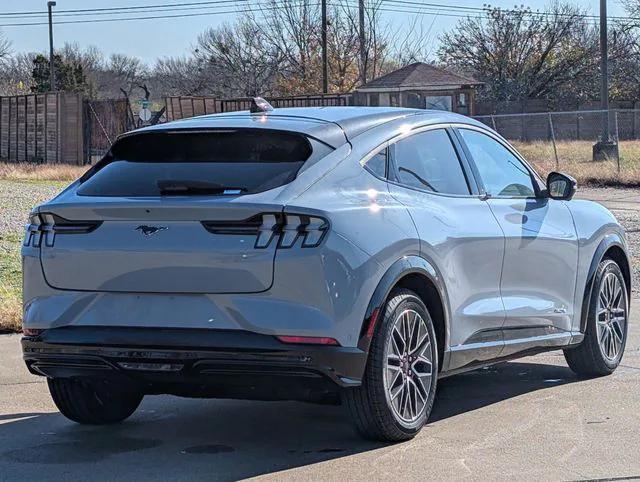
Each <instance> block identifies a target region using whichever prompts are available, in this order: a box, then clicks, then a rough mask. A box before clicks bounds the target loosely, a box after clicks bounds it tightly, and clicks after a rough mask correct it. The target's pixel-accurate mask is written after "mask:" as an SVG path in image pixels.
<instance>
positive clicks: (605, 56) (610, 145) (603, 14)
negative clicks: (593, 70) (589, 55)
mask: <svg viewBox="0 0 640 482" xmlns="http://www.w3.org/2000/svg"><path fill="white" fill-rule="evenodd" d="M607 27H608V26H607V0H600V109H601V110H602V121H601V122H602V137H601V139H600V141H599V142H597V143H596V144H595V145H594V146H593V160H594V161H605V160H608V159H618V144H617V142H616V141H615V140H613V139H611V129H610V128H609V39H608V28H607Z"/></svg>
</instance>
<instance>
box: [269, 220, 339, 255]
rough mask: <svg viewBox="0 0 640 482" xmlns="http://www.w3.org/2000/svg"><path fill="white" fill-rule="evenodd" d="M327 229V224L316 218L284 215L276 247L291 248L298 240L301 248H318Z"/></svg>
mask: <svg viewBox="0 0 640 482" xmlns="http://www.w3.org/2000/svg"><path fill="white" fill-rule="evenodd" d="M328 229H329V223H328V222H327V221H326V220H325V219H323V218H319V217H316V216H306V215H302V214H285V215H284V224H283V226H282V229H281V234H280V241H279V244H278V247H280V248H291V247H293V246H294V245H295V244H296V242H297V241H298V239H301V241H300V245H301V246H302V247H303V248H315V247H316V246H319V245H320V243H321V242H322V238H324V235H325V233H326V232H327V230H328Z"/></svg>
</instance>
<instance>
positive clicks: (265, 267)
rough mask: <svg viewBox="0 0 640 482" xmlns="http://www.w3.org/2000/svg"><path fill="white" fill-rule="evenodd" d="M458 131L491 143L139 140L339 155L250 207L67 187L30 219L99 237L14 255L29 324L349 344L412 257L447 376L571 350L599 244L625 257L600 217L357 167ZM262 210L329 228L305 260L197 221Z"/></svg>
mask: <svg viewBox="0 0 640 482" xmlns="http://www.w3.org/2000/svg"><path fill="white" fill-rule="evenodd" d="M459 125H465V126H467V125H468V126H473V127H474V128H477V129H482V130H485V131H487V132H489V130H488V129H487V128H486V126H484V125H482V124H480V123H478V122H475V121H473V120H471V119H467V118H465V117H462V116H459V115H455V114H450V113H445V112H428V111H427V112H425V111H419V112H416V111H412V110H403V109H380V110H379V111H378V110H377V109H358V108H333V109H332V108H322V109H278V110H275V111H273V112H272V113H268V114H261V115H257V116H256V115H250V114H248V113H239V114H233V115H220V116H205V117H202V118H195V119H190V120H185V121H178V122H175V123H169V124H166V125H163V126H155V127H153V128H150V129H147V130H156V131H162V130H173V129H200V130H201V129H216V128H222V127H228V128H243V127H246V128H271V129H282V130H290V131H297V132H302V133H305V134H306V135H310V136H313V137H315V138H317V139H320V140H323V141H324V142H327V143H328V144H330V145H333V146H334V147H335V148H336V149H335V150H334V151H333V152H331V153H330V154H329V155H327V156H326V157H325V158H323V159H321V160H319V161H317V162H316V163H314V164H313V165H310V166H308V167H306V166H305V167H304V168H303V169H302V170H301V171H300V173H299V174H298V176H297V178H296V179H295V180H294V181H292V182H291V183H289V184H287V185H285V186H282V187H280V188H277V189H273V190H271V191H266V192H262V193H259V194H253V195H246V196H236V197H224V198H221V197H207V196H196V197H172V198H144V199H142V198H140V199H138V198H91V199H87V198H86V197H81V196H78V195H77V194H76V189H77V187H78V183H74V184H73V185H72V186H70V188H68V189H67V190H65V191H64V192H63V193H62V194H61V195H59V196H58V197H57V198H55V199H53V200H52V201H50V202H48V203H45V204H44V205H42V206H39V207H38V208H37V209H38V210H39V211H40V212H43V213H44V212H47V213H55V214H58V215H60V216H62V217H64V218H66V219H70V220H96V221H102V222H103V224H102V225H101V226H100V227H99V228H98V229H96V230H95V231H93V232H92V233H88V234H68V235H57V236H56V241H55V244H54V246H52V247H47V246H44V245H43V247H42V248H34V247H24V248H23V266H24V280H25V281H24V282H25V288H24V306H25V316H24V326H25V327H28V328H43V329H45V328H51V327H58V326H67V325H76V326H81V325H93V326H97V325H107V326H144V327H158V328H166V327H180V328H211V329H229V330H248V331H253V332H256V333H263V334H272V335H276V334H277V335H300V336H322V337H331V338H335V339H336V340H337V341H338V342H339V343H340V344H341V345H343V346H347V347H355V346H357V344H358V341H359V337H360V334H361V330H362V326H363V322H364V320H365V317H366V315H367V308H368V307H369V304H370V302H371V300H372V297H373V295H374V292H375V291H376V288H377V287H378V285H379V284H380V283H381V280H382V279H383V277H384V275H385V273H386V272H387V271H388V270H389V269H390V268H391V267H392V266H393V265H394V264H395V263H397V262H398V261H399V260H401V259H403V258H405V257H408V256H418V257H421V258H423V259H424V260H426V262H427V263H428V264H429V265H430V266H432V267H433V272H434V273H435V275H434V276H433V282H434V283H435V284H436V288H437V290H438V292H439V293H440V294H441V297H442V302H443V305H444V312H445V325H446V326H445V330H444V332H445V333H446V339H445V340H444V348H445V351H446V354H445V355H446V356H445V366H444V367H443V370H444V371H447V370H456V369H460V368H463V367H465V366H470V364H473V363H476V362H487V361H490V360H493V359H495V358H496V357H500V356H507V355H511V354H513V353H517V352H519V351H521V350H524V349H528V348H533V347H545V346H546V347H549V346H552V347H553V346H564V345H567V344H569V343H572V342H575V341H577V340H579V339H580V334H579V327H580V311H581V306H582V300H583V297H584V293H585V286H586V284H587V278H588V272H589V267H590V266H591V264H592V262H593V258H594V255H595V253H596V250H597V247H598V245H599V244H600V243H601V242H602V240H603V239H605V238H606V237H610V236H615V237H616V239H619V240H620V241H619V244H620V245H621V246H622V247H623V248H624V246H625V244H624V243H625V242H624V234H623V231H622V228H621V227H620V226H619V224H618V223H617V222H616V220H615V218H614V217H613V216H612V215H611V214H610V213H609V212H608V211H607V210H606V209H604V208H603V207H601V206H599V205H597V204H595V203H590V202H587V201H577V200H572V201H568V202H564V201H554V200H550V199H546V198H545V199H541V198H539V199H522V198H519V199H518V198H515V199H498V198H489V199H487V198H486V197H483V196H482V195H481V194H477V195H468V196H446V195H439V194H436V193H430V192H426V191H421V190H416V189H410V188H407V187H405V186H402V185H399V184H397V183H393V182H387V181H386V180H385V179H381V178H378V177H376V176H374V175H373V174H371V173H370V172H369V171H368V170H366V169H365V168H363V166H362V163H363V161H366V159H367V158H368V156H370V155H371V154H373V153H375V152H377V151H379V150H380V149H382V148H384V147H385V146H387V145H388V144H389V143H393V142H395V141H396V140H398V139H400V138H402V137H406V136H408V135H411V134H412V133H415V132H416V130H420V129H429V128H434V127H449V126H453V127H455V126H459ZM147 130H143V132H144V131H147ZM130 135H137V134H136V133H133V134H130ZM493 135H495V134H493ZM505 142H506V141H505ZM468 161H469V162H471V161H472V160H471V159H469V160H468ZM468 174H469V175H471V176H473V173H471V172H470V173H468ZM265 212H285V213H295V214H303V215H305V214H306V215H311V216H320V217H324V218H326V219H327V220H328V222H329V225H330V227H329V231H328V234H327V235H326V237H325V239H324V241H323V242H322V244H321V245H320V246H318V247H315V248H302V247H301V246H300V244H299V243H298V244H297V245H296V246H295V247H294V248H289V249H282V248H278V249H276V247H275V244H272V245H271V246H270V248H269V249H266V250H256V249H255V248H254V242H255V235H253V234H245V235H228V234H212V233H209V232H207V231H206V230H204V228H203V227H202V225H201V224H200V221H204V220H243V219H247V218H249V217H251V216H252V215H255V214H258V213H265ZM146 224H149V225H154V226H156V225H157V226H163V227H166V228H168V229H166V230H162V231H161V232H158V233H157V234H155V235H153V236H149V237H145V236H143V235H141V234H140V233H139V232H138V231H136V227H138V226H140V225H146ZM425 282H426V280H425Z"/></svg>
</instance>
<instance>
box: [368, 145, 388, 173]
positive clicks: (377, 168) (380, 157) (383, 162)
mask: <svg viewBox="0 0 640 482" xmlns="http://www.w3.org/2000/svg"><path fill="white" fill-rule="evenodd" d="M387 151H388V149H387V148H385V149H382V150H381V151H380V152H378V153H377V154H376V155H374V156H373V157H371V158H370V159H369V160H368V161H367V163H366V164H365V166H367V169H369V170H370V171H371V172H373V173H374V174H375V175H376V176H380V177H383V178H384V177H386V176H387Z"/></svg>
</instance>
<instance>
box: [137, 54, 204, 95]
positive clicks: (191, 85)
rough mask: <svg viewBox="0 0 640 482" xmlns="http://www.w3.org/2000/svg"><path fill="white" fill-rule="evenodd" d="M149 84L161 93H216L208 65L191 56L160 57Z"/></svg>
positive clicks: (152, 88) (154, 90)
mask: <svg viewBox="0 0 640 482" xmlns="http://www.w3.org/2000/svg"><path fill="white" fill-rule="evenodd" d="M149 86H150V89H151V90H152V91H153V92H156V93H157V94H159V95H203V94H212V93H215V92H214V90H213V89H212V83H211V78H210V73H209V71H208V69H207V66H206V65H203V62H202V60H199V59H196V58H194V57H191V56H182V57H165V58H161V59H158V61H157V62H156V64H155V66H154V67H153V69H152V71H151V74H150V77H149Z"/></svg>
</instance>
